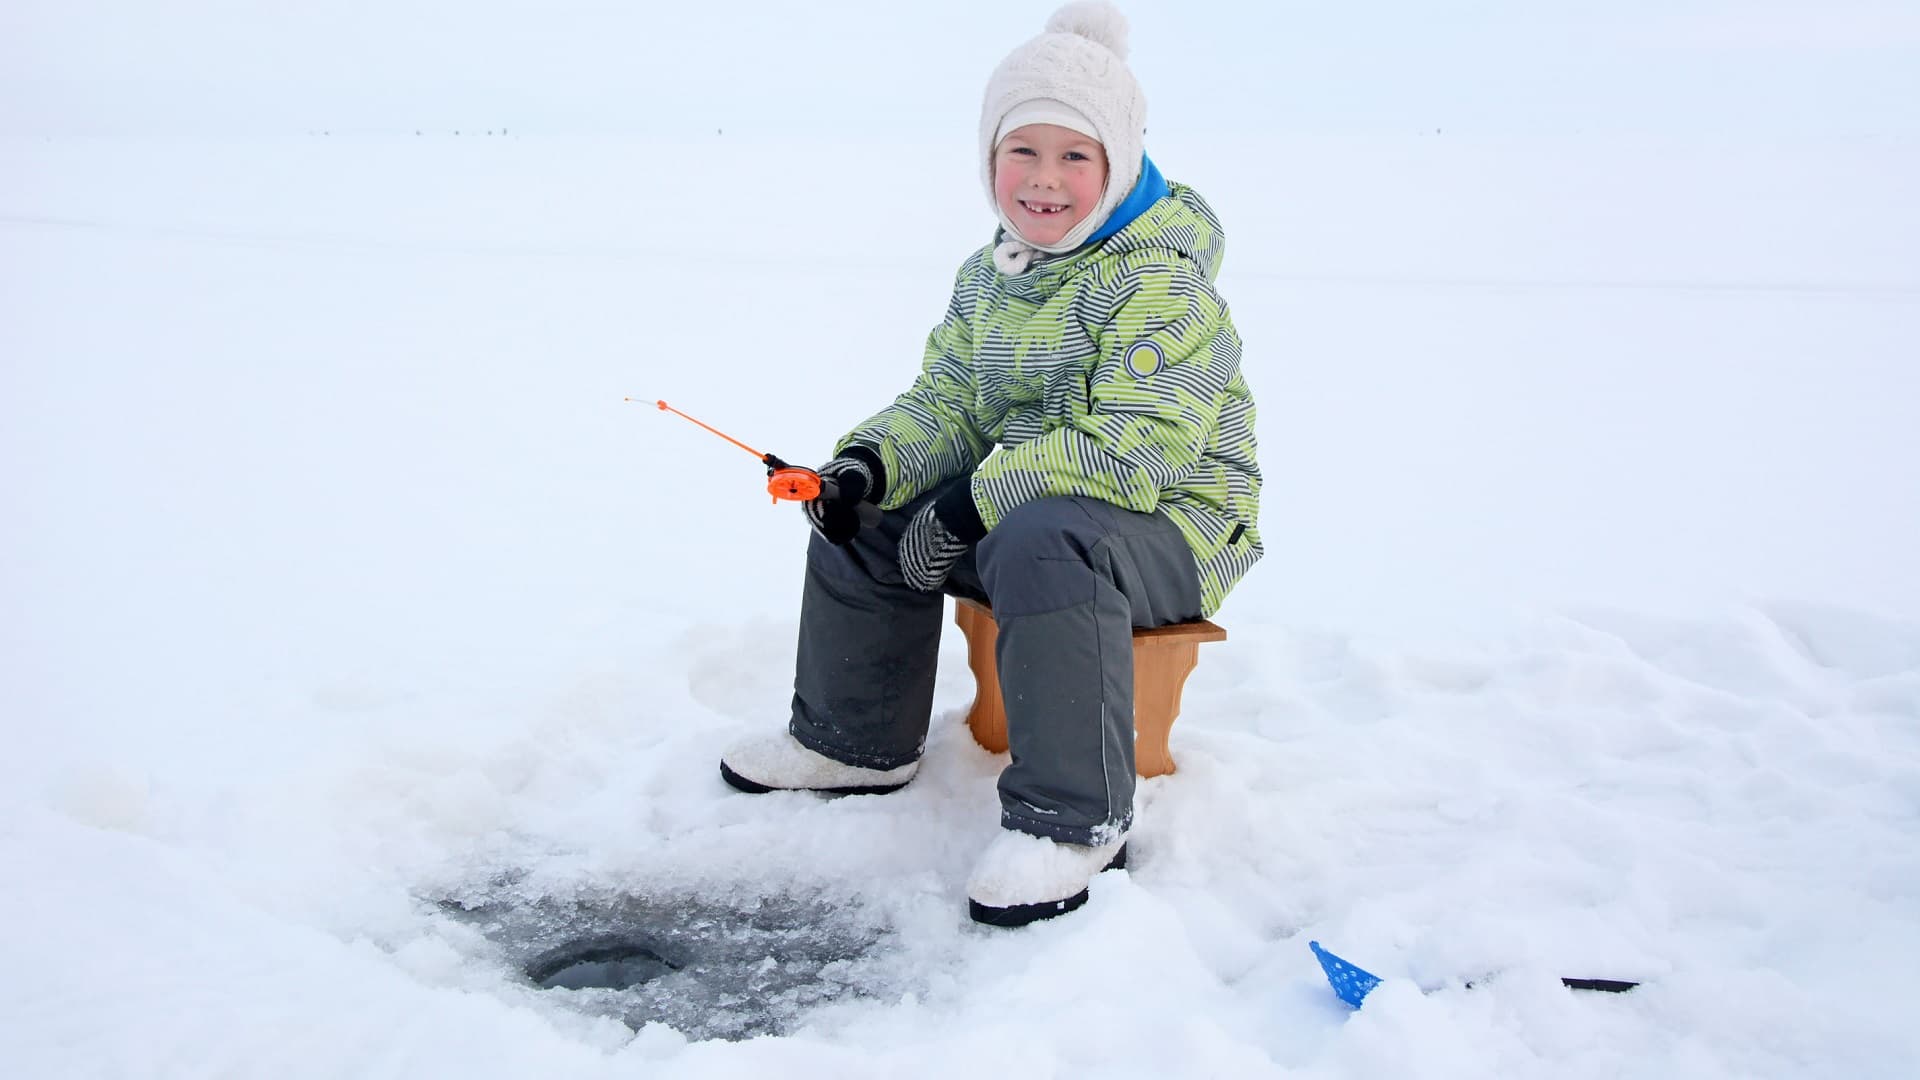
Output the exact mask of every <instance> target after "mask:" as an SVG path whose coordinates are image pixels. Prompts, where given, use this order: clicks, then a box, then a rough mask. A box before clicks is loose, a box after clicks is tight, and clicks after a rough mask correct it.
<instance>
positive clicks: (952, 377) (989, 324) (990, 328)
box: [838, 184, 1262, 615]
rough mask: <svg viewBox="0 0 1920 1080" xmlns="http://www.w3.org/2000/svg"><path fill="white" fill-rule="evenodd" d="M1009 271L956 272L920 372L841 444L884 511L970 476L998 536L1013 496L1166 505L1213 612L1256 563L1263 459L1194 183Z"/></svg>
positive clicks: (984, 253)
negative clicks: (879, 480)
mask: <svg viewBox="0 0 1920 1080" xmlns="http://www.w3.org/2000/svg"><path fill="white" fill-rule="evenodd" d="M1171 187H1172V193H1171V194H1170V195H1168V196H1167V197H1166V198H1163V199H1161V200H1160V201H1159V202H1156V203H1154V204H1153V205H1152V206H1150V207H1148V208H1147V210H1146V211H1145V212H1144V213H1142V214H1141V215H1140V216H1139V217H1137V218H1135V219H1134V220H1133V221H1132V222H1130V223H1129V224H1128V225H1127V226H1126V227H1125V228H1123V229H1121V230H1120V231H1119V232H1117V233H1115V234H1113V235H1112V236H1110V237H1108V238H1107V239H1105V240H1103V241H1101V242H1100V243H1098V244H1095V245H1092V246H1091V247H1088V248H1085V249H1082V250H1080V251H1077V252H1074V253H1073V254H1071V255H1068V256H1063V257H1060V258H1055V259H1047V260H1043V261H1041V262H1039V263H1037V264H1036V265H1035V266H1033V267H1032V268H1031V269H1029V270H1028V271H1027V272H1025V273H1023V274H1020V275H1018V276H1015V277H1008V276H1006V275H1003V274H1001V273H1000V271H999V270H997V269H995V267H994V264H993V249H992V247H991V246H988V247H986V248H983V249H981V250H980V251H978V252H975V253H974V254H973V256H972V257H971V258H969V259H968V260H967V261H966V263H965V264H964V265H963V266H961V267H960V272H959V274H958V275H957V276H956V278H955V281H954V289H953V300H952V302H951V303H950V304H949V306H948V308H947V317H946V319H945V320H944V321H942V322H941V323H940V325H939V326H938V327H935V328H934V331H933V333H932V334H931V335H929V336H928V338H927V348H926V356H925V359H924V361H923V362H922V365H921V371H920V377H919V378H918V379H916V380H915V381H914V384H913V386H912V387H911V388H910V389H908V390H907V392H906V393H904V394H901V395H900V396H899V397H898V398H896V399H895V400H894V402H893V404H891V405H889V406H887V407H886V408H885V409H882V410H881V411H880V412H879V413H877V414H876V415H874V416H873V417H871V418H870V419H868V420H867V421H866V422H865V423H862V424H861V425H860V426H859V427H857V428H855V429H854V430H853V431H851V432H849V433H848V434H847V435H846V437H845V438H843V439H841V440H840V442H839V444H838V446H839V448H840V449H845V448H846V447H847V446H849V445H853V444H861V445H864V446H868V447H871V448H872V449H874V450H875V451H876V452H877V453H878V454H879V456H880V460H881V462H882V463H883V464H884V465H885V467H886V491H885V494H884V498H883V500H882V504H881V505H882V508H883V509H894V508H896V507H899V506H902V505H904V504H906V503H908V502H911V501H912V500H913V499H914V497H915V496H918V495H920V494H921V493H923V492H925V491H927V490H929V489H931V488H933V487H935V486H937V485H938V484H939V483H940V482H941V481H943V480H946V479H947V478H949V477H954V476H960V475H964V474H965V473H967V472H968V471H969V470H972V472H973V481H972V490H973V501H974V504H975V506H976V507H977V508H978V509H979V511H980V519H981V521H982V522H983V523H984V524H985V525H986V527H987V528H988V529H989V530H991V529H992V528H993V527H994V526H995V525H997V524H998V523H999V521H1000V519H1001V518H1003V517H1005V516H1006V515H1007V514H1008V513H1009V512H1010V511H1012V510H1013V508H1014V507H1017V506H1019V505H1020V504H1022V503H1024V502H1027V501H1029V500H1031V499H1039V498H1045V497H1047V496H1053V495H1085V496H1091V497H1093V498H1096V499H1102V500H1105V501H1107V502H1110V503H1113V504H1115V505H1117V506H1122V507H1125V508H1126V509H1129V510H1136V511H1140V512H1143V513H1145V512H1151V511H1154V510H1161V511H1165V513H1166V515H1167V517H1169V518H1170V519H1172V521H1173V523H1174V524H1175V525H1176V526H1178V527H1179V529H1180V532H1181V534H1182V535H1184V536H1185V537H1186V540H1187V544H1188V545H1189V546H1190V547H1191V548H1192V549H1193V557H1194V561H1195V562H1196V563H1197V564H1198V566H1199V569H1200V595H1201V601H1202V604H1203V607H1204V609H1205V612H1206V614H1208V615H1211V614H1213V613H1214V612H1215V611H1216V610H1218V609H1219V607H1220V604H1221V601H1223V600H1225V599H1226V595H1227V591H1228V590H1229V589H1231V588H1232V587H1233V585H1234V583H1235V582H1237V581H1239V580H1240V577H1241V575H1243V574H1245V573H1246V572H1247V570H1248V569H1249V568H1250V567H1252V566H1253V564H1254V562H1255V561H1257V560H1258V559H1259V558H1260V555H1261V551H1262V548H1261V544H1260V531H1259V528H1258V524H1259V513H1260V467H1259V464H1258V463H1257V461H1256V459H1255V453H1254V432H1253V421H1254V407H1253V396H1252V394H1251V393H1250V392H1249V391H1248V389H1247V383H1246V380H1245V379H1244V378H1242V377H1241V375H1240V338H1239V335H1237V334H1236V333H1235V332H1234V328H1233V321H1232V319H1231V317H1230V316H1229V315H1228V312H1227V303H1226V301H1225V300H1223V299H1222V298H1221V297H1220V294H1219V293H1217V292H1215V291H1214V288H1213V285H1212V281H1213V278H1214V275H1215V274H1216V273H1217V272H1218V271H1219V268H1220V259H1221V254H1222V249H1223V247H1224V246H1225V236H1224V234H1223V232H1222V230H1221V227H1220V221H1219V219H1218V218H1216V217H1214V215H1213V211H1212V209H1211V208H1210V207H1208V206H1207V204H1206V202H1205V201H1203V200H1202V199H1201V198H1200V196H1199V195H1198V194H1196V193H1195V192H1194V191H1193V189H1191V188H1188V187H1184V186H1182V185H1179V184H1174V185H1171Z"/></svg>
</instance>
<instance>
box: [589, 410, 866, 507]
mask: <svg viewBox="0 0 1920 1080" xmlns="http://www.w3.org/2000/svg"><path fill="white" fill-rule="evenodd" d="M627 400H628V401H632V402H635V403H636V404H637V403H638V401H639V399H638V398H628V399H627ZM654 404H655V405H658V406H659V407H660V411H662V412H670V413H672V414H674V415H675V416H678V417H680V418H681V419H683V420H690V421H692V422H693V423H695V424H699V425H700V426H701V427H703V428H706V429H707V430H708V431H711V432H713V433H714V434H715V435H718V436H720V437H721V438H723V439H725V440H727V441H728V442H730V443H732V444H733V445H735V446H737V447H739V448H740V449H742V450H745V451H746V452H747V453H749V454H752V455H753V456H754V457H756V458H759V459H760V463H761V464H763V465H765V466H766V467H767V494H769V495H772V496H773V501H774V502H779V501H780V500H781V499H787V500H790V501H792V502H808V501H810V500H813V499H817V498H819V497H820V491H821V487H822V485H831V484H832V483H833V481H832V480H825V479H822V477H821V476H820V474H819V473H817V472H814V471H813V470H812V469H803V468H801V467H800V466H798V465H789V464H787V463H786V462H784V461H781V460H780V459H779V458H777V457H775V456H774V455H772V454H763V453H761V452H760V451H758V450H755V449H754V448H753V447H751V446H748V445H747V444H746V443H743V442H741V441H740V440H739V439H736V438H734V437H733V436H731V435H729V434H727V433H726V432H724V431H721V430H720V429H719V428H716V427H713V426H711V425H708V424H703V423H701V422H700V421H698V420H694V419H693V417H691V416H688V415H687V414H686V413H683V412H681V411H680V410H679V409H676V408H674V407H673V406H671V405H669V404H667V403H666V402H664V401H656V402H654ZM834 494H837V492H828V495H829V497H831V496H832V495H834Z"/></svg>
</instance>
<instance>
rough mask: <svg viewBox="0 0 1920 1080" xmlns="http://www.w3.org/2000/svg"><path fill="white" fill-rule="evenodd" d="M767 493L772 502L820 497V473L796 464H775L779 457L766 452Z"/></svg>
mask: <svg viewBox="0 0 1920 1080" xmlns="http://www.w3.org/2000/svg"><path fill="white" fill-rule="evenodd" d="M763 460H765V461H766V462H767V465H768V466H769V471H768V473H767V494H769V495H771V496H773V501H774V502H779V501H780V500H781V499H789V500H791V501H793V502H811V501H812V500H814V499H817V498H819V497H820V474H819V473H817V472H814V471H813V470H812V469H803V468H801V467H800V466H798V465H787V464H785V463H782V464H779V465H775V464H774V462H777V461H779V460H780V459H779V458H777V457H774V456H773V455H772V454H768V455H767V456H766V457H765V458H764V459H763Z"/></svg>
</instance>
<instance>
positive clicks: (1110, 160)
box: [980, 0, 1147, 273]
mask: <svg viewBox="0 0 1920 1080" xmlns="http://www.w3.org/2000/svg"><path fill="white" fill-rule="evenodd" d="M1053 106H1060V107H1062V108H1060V109H1058V110H1055V109H1053ZM1074 113H1077V114H1078V115H1079V117H1080V118H1081V119H1083V120H1085V121H1086V122H1087V123H1088V124H1089V125H1090V126H1091V127H1092V128H1093V130H1092V131H1091V132H1089V131H1086V130H1085V129H1083V128H1081V127H1079V126H1078V125H1076V124H1070V123H1063V122H1062V121H1061V120H1060V119H1057V118H1045V117H1049V116H1051V117H1059V116H1069V117H1070V116H1071V114H1074ZM1023 116H1037V117H1042V118H1039V119H1022V117H1023ZM1010 120H1018V121H1019V123H1013V124H1009V123H1008V121H1010ZM1032 123H1052V124H1059V125H1060V126H1061V127H1065V128H1069V129H1071V130H1074V131H1079V132H1081V134H1085V135H1091V136H1093V137H1094V138H1096V139H1099V140H1100V145H1101V146H1103V147H1105V149H1106V151H1107V189H1106V191H1104V192H1102V193H1101V196H1100V202H1099V203H1098V204H1097V205H1095V207H1094V209H1093V212H1092V213H1090V214H1088V215H1087V216H1086V218H1085V219H1083V220H1082V221H1081V222H1080V223H1079V224H1078V225H1075V226H1074V227H1073V230H1072V231H1071V232H1069V233H1067V235H1065V236H1063V237H1061V238H1060V242H1059V243H1056V244H1049V245H1047V246H1045V247H1040V246H1038V245H1027V246H1028V247H1029V248H1032V249H1036V250H1039V251H1044V252H1047V253H1049V254H1053V255H1060V254H1065V253H1066V252H1069V251H1072V250H1073V249H1074V248H1077V247H1079V246H1080V245H1081V244H1083V243H1085V242H1086V239H1087V237H1089V236H1091V235H1093V233H1094V231H1095V230H1096V229H1098V228H1099V227H1100V226H1101V224H1103V223H1104V222H1105V221H1106V220H1107V218H1108V216H1109V215H1111V214H1112V213H1113V209H1114V207H1116V206H1118V205H1120V203H1121V201H1122V200H1124V199H1125V198H1126V197H1127V193H1128V192H1130V191H1132V190H1133V185H1134V183H1135V182H1136V181H1138V180H1139V179H1140V157H1141V154H1142V146H1143V144H1144V142H1145V140H1146V132H1147V97H1146V95H1145V94H1143V93H1141V91H1140V84H1139V83H1138V82H1136V81H1135V80H1134V77H1133V72H1131V71H1129V70H1127V20H1126V16H1124V15H1122V14H1120V10H1119V9H1118V8H1116V7H1114V6H1113V5H1112V4H1109V3H1105V2H1104V0H1079V2H1076V3H1071V4H1067V5H1065V6H1064V7H1062V8H1060V10H1058V11H1056V12H1054V13H1053V17H1052V18H1050V19H1048V20H1047V28H1046V31H1045V32H1044V33H1042V34H1041V35H1040V36H1039V37H1036V38H1034V39H1033V40H1031V41H1029V42H1027V43H1026V44H1024V45H1022V46H1020V47H1019V48H1017V49H1015V50H1013V52H1011V53H1009V54H1008V55H1007V58H1006V59H1005V60H1002V61H1000V66H999V67H997V68H995V69H994V71H993V76H992V77H991V78H989V79H988V80H987V93H986V97H985V99H984V100H983V101H982V102H981V106H980V170H981V171H980V177H981V180H982V181H983V182H984V183H985V184H986V188H987V202H988V203H989V204H990V205H991V206H992V207H993V211H994V214H995V215H996V216H997V217H999V218H1000V224H1001V226H1002V227H1004V228H1005V229H1006V231H1007V234H1008V236H1009V238H1015V237H1018V238H1019V239H1021V240H1022V241H1023V242H1024V240H1025V238H1024V237H1021V236H1020V233H1019V230H1017V229H1015V228H1014V227H1013V223H1012V222H1010V221H1008V220H1007V218H1006V215H1005V214H1002V213H1000V203H999V201H998V200H996V199H995V198H994V197H993V151H994V148H995V147H996V146H998V145H999V142H1000V139H1001V138H1002V137H1003V136H1004V135H1005V134H1006V133H1007V132H1008V131H1011V130H1013V129H1014V128H1016V127H1020V126H1022V125H1024V124H1032ZM1030 259H1031V256H1029V257H1028V259H1025V260H1011V261H1013V262H1018V264H1019V267H1020V268H1021V269H1024V268H1025V265H1026V263H1027V262H1028V261H1030ZM1001 269H1002V270H1006V271H1008V272H1012V273H1017V272H1018V270H1013V269H1010V262H1009V261H1002V265H1001Z"/></svg>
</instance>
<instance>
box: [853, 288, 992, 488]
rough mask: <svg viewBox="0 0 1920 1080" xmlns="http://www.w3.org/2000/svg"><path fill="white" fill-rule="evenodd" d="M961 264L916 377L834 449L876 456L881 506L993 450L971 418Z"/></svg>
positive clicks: (952, 473) (960, 472)
mask: <svg viewBox="0 0 1920 1080" xmlns="http://www.w3.org/2000/svg"><path fill="white" fill-rule="evenodd" d="M972 265H973V263H972V261H969V263H968V264H967V266H964V267H962V268H961V271H960V276H959V280H956V282H955V286H954V293H953V299H952V300H951V301H950V302H949V303H948V304H947V315H946V318H944V319H942V320H941V322H940V325H938V326H936V327H934V328H933V332H932V333H930V334H928V335H927V347H926V352H925V355H924V356H923V358H922V360H921V365H920V376H919V377H918V378H917V379H915V380H914V382H913V385H912V386H910V387H908V388H907V390H906V392H905V393H903V394H901V395H900V396H899V397H897V398H895V399H894V400H893V404H891V405H888V406H887V407H886V408H884V409H882V410H880V411H879V412H878V413H875V414H874V415H873V416H871V417H869V418H868V419H867V420H866V421H865V422H863V423H861V424H860V425H859V426H858V427H856V428H854V429H853V430H852V431H850V432H848V433H847V434H846V436H845V437H844V438H842V439H841V440H840V441H839V443H838V444H837V446H836V452H838V451H839V450H844V449H845V448H846V447H848V446H851V445H854V444H859V445H863V446H868V447H871V448H872V449H873V450H874V451H875V452H877V453H878V454H879V455H880V461H881V464H882V465H883V466H884V467H885V468H886V485H887V486H886V492H885V495H884V497H883V498H882V500H881V503H880V505H881V508H882V509H886V510H891V509H894V508H896V507H899V506H902V505H905V504H906V503H908V502H911V501H912V500H913V499H914V497H915V496H917V495H919V494H921V493H922V492H925V491H927V490H929V489H931V488H933V487H935V486H936V485H938V484H939V483H940V482H941V481H942V480H945V479H947V478H948V477H953V476H961V475H964V474H965V473H967V472H968V471H969V470H971V469H972V468H973V467H974V466H975V465H977V464H979V462H980V459H981V458H983V457H985V456H986V453H987V451H988V450H989V449H990V448H991V444H990V443H989V442H988V440H987V439H986V438H985V437H984V436H983V435H981V433H980V431H979V429H978V427H977V426H976V425H975V423H974V421H973V415H972V412H971V410H970V406H971V405H972V403H973V390H974V384H973V380H974V372H973V362H972V354H973V334H972V331H971V330H970V329H969V327H968V322H967V319H968V315H969V310H968V308H969V305H968V303H967V302H966V301H967V298H968V297H969V296H970V295H971V292H970V290H969V289H968V288H967V287H966V285H965V284H964V282H965V279H966V278H967V276H968V270H969V268H971V267H972Z"/></svg>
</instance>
